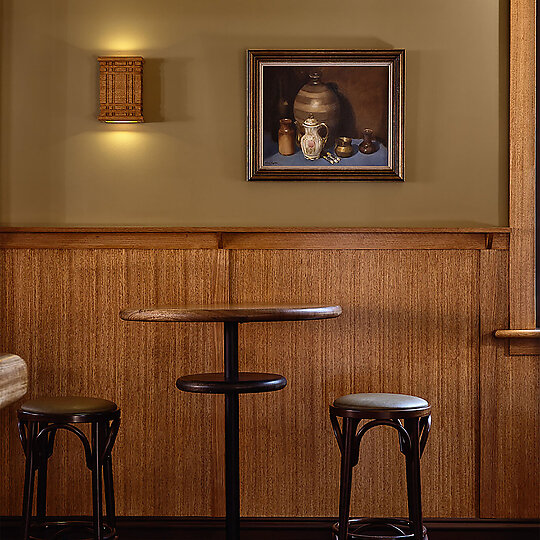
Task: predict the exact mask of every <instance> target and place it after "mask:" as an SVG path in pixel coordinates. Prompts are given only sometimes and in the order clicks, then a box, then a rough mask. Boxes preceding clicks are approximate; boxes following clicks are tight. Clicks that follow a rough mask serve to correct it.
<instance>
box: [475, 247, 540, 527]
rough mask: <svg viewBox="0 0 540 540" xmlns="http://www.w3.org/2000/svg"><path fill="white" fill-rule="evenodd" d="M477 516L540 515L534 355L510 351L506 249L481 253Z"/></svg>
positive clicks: (539, 375)
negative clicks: (502, 332) (499, 334)
mask: <svg viewBox="0 0 540 540" xmlns="http://www.w3.org/2000/svg"><path fill="white" fill-rule="evenodd" d="M480 298H481V302H480V305H481V314H480V321H481V327H480V347H481V348H480V359H481V363H480V373H481V377H480V420H481V424H480V429H481V433H482V445H481V448H480V456H481V467H480V471H481V476H480V493H481V497H480V517H483V518H494V517H497V518H513V519H516V518H524V519H525V518H530V519H538V517H539V515H540V460H539V459H538V456H539V455H540V431H539V429H538V426H539V425H540V403H539V399H540V398H539V396H540V369H539V366H538V362H539V361H540V358H539V357H538V356H514V355H510V354H509V347H508V343H507V341H508V340H505V339H497V338H495V337H494V335H493V333H494V331H495V330H497V329H499V328H508V254H507V253H504V252H487V251H486V252H483V253H481V254H480Z"/></svg>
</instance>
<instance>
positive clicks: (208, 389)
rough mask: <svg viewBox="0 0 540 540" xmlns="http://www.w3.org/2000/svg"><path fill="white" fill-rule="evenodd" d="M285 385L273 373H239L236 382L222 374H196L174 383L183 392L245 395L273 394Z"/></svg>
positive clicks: (285, 383) (283, 381)
mask: <svg viewBox="0 0 540 540" xmlns="http://www.w3.org/2000/svg"><path fill="white" fill-rule="evenodd" d="M286 385H287V379H286V378H285V377H283V375H278V374H275V373H248V372H240V373H239V374H238V380H236V381H230V380H229V381H228V380H227V379H226V378H225V374H224V373H198V374H196V375H184V376H183V377H180V378H179V379H178V380H177V381H176V387H177V388H178V389H179V390H183V391H184V392H198V393H203V394H246V393H259V392H274V391H276V390H281V389H282V388H284V387H285V386H286Z"/></svg>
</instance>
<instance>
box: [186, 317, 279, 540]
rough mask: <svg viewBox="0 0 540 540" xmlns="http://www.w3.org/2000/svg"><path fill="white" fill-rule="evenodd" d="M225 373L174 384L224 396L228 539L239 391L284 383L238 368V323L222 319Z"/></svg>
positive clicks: (235, 538) (230, 538)
mask: <svg viewBox="0 0 540 540" xmlns="http://www.w3.org/2000/svg"><path fill="white" fill-rule="evenodd" d="M223 334H224V372H223V373H201V374H198V375H186V376H184V377H180V378H179V379H178V380H177V381H176V386H177V387H178V388H179V389H180V390H184V391H186V392H201V393H206V394H224V395H225V510H226V518H225V529H226V539H227V540H239V538H240V465H239V462H240V459H239V447H240V445H239V430H240V426H239V410H238V394H241V393H242V394H246V393H256V392H273V391H275V390H281V389H282V388H284V387H285V385H286V384H287V380H286V379H285V377H283V376H282V375H277V374H273V373H242V372H239V371H238V322H236V321H225V322H224V328H223Z"/></svg>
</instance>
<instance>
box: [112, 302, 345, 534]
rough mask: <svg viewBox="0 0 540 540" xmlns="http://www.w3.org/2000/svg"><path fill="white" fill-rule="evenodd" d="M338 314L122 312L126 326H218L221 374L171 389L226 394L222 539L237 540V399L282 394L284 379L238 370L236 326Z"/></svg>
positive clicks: (203, 309)
mask: <svg viewBox="0 0 540 540" xmlns="http://www.w3.org/2000/svg"><path fill="white" fill-rule="evenodd" d="M339 315H341V306H338V305H238V304H237V305H235V304H219V305H210V306H181V307H163V308H159V307H155V308H143V309H124V310H122V311H121V312H120V317H121V318H122V319H124V320H125V321H147V322H223V323H224V324H223V330H224V332H223V335H224V373H204V374H198V375H186V376H183V377H180V378H179V379H178V381H177V383H176V386H177V387H178V388H179V389H180V390H184V391H187V392H204V393H211V394H224V395H225V499H226V521H225V524H226V538H227V540H238V539H239V538H240V474H239V437H238V435H239V416H238V394H240V393H253V392H271V391H274V390H280V389H282V388H283V387H284V386H285V385H286V384H287V380H286V379H285V377H283V376H281V375H276V374H271V373H242V372H239V371H238V324H239V323H245V322H262V321H266V322H268V321H308V320H317V319H330V318H333V317H338V316H339Z"/></svg>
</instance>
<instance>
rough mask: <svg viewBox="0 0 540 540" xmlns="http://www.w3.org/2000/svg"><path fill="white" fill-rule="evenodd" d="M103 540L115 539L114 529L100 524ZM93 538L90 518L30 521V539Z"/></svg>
mask: <svg viewBox="0 0 540 540" xmlns="http://www.w3.org/2000/svg"><path fill="white" fill-rule="evenodd" d="M102 530H103V540H117V539H118V534H117V532H116V529H114V528H112V527H109V525H106V524H104V525H103V526H102ZM62 538H66V539H67V538H69V540H94V538H95V532H94V524H93V522H92V521H91V520H80V519H79V520H73V521H71V520H63V521H53V520H48V519H47V520H45V521H38V522H37V523H32V525H31V526H30V540H56V539H58V540H60V539H62Z"/></svg>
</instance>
